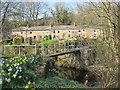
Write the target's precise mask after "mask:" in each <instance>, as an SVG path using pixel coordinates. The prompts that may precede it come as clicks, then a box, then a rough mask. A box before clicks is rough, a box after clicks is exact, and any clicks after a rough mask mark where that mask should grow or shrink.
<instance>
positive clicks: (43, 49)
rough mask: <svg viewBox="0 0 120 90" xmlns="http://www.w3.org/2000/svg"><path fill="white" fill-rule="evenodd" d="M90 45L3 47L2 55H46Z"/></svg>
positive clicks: (65, 43)
mask: <svg viewBox="0 0 120 90" xmlns="http://www.w3.org/2000/svg"><path fill="white" fill-rule="evenodd" d="M90 44H91V43H88V42H82V41H74V42H56V43H40V44H39V45H37V44H36V45H4V54H37V55H46V54H53V53H59V52H65V51H69V50H74V49H76V48H83V47H86V46H88V45H90Z"/></svg>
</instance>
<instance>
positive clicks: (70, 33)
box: [12, 25, 101, 40]
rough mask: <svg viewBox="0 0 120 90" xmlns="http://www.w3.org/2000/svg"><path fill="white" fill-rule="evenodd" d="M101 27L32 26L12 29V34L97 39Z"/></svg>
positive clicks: (35, 36) (37, 37) (35, 37)
mask: <svg viewBox="0 0 120 90" xmlns="http://www.w3.org/2000/svg"><path fill="white" fill-rule="evenodd" d="M100 34H101V33H100V29H99V28H80V26H75V25H74V26H73V25H61V26H51V25H50V26H32V27H19V28H16V29H12V35H14V36H16V37H24V38H29V37H32V38H33V39H36V40H39V39H40V38H44V37H45V36H46V35H51V37H52V39H69V38H75V37H83V38H91V39H96V38H97V37H98V36H99V35H100Z"/></svg>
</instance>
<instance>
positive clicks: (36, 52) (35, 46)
mask: <svg viewBox="0 0 120 90" xmlns="http://www.w3.org/2000/svg"><path fill="white" fill-rule="evenodd" d="M36 54H37V47H36V44H35V55H36Z"/></svg>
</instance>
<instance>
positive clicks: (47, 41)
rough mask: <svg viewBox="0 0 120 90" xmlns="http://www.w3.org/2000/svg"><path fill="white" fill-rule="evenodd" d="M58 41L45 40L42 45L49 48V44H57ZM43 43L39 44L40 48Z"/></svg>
mask: <svg viewBox="0 0 120 90" xmlns="http://www.w3.org/2000/svg"><path fill="white" fill-rule="evenodd" d="M57 41H58V40H44V41H42V42H41V43H42V44H44V46H47V45H48V44H49V43H55V42H57ZM41 43H40V44H38V46H42V45H41Z"/></svg>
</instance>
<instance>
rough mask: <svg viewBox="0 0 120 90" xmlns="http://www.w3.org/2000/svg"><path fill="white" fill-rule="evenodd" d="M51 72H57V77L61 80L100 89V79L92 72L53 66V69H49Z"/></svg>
mask: <svg viewBox="0 0 120 90" xmlns="http://www.w3.org/2000/svg"><path fill="white" fill-rule="evenodd" d="M52 70H54V71H55V72H57V75H58V76H59V77H61V78H64V79H67V80H74V81H78V82H79V83H82V84H84V85H87V86H90V87H94V88H96V87H97V88H98V87H100V78H99V77H98V76H97V75H96V74H95V73H94V72H91V71H88V70H86V69H75V68H63V67H58V66H55V67H54V68H51V70H50V71H52Z"/></svg>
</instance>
